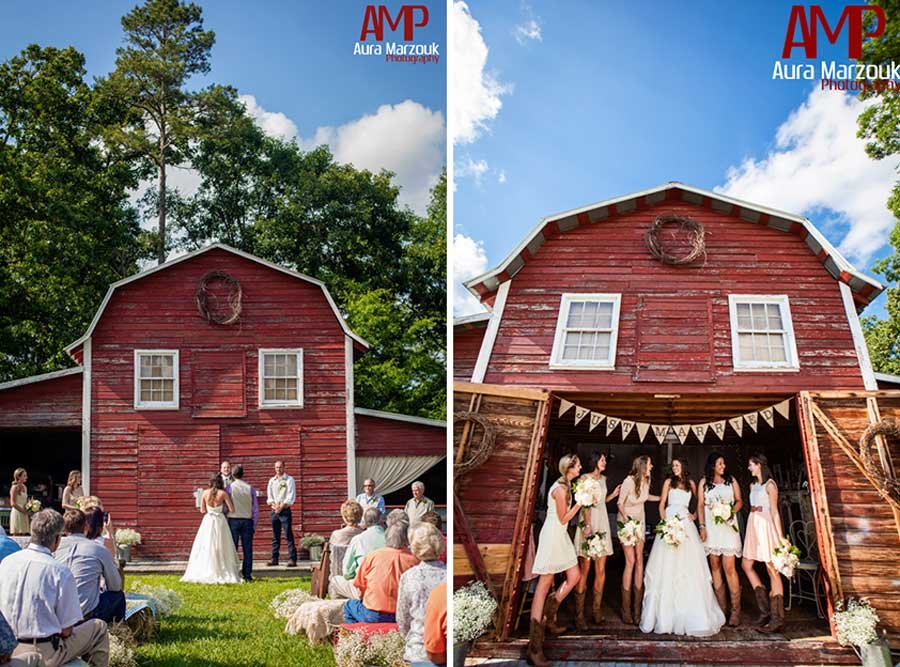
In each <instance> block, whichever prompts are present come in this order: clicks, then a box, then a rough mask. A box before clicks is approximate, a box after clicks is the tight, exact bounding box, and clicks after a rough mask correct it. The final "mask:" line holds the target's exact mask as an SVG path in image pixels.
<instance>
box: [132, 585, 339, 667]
mask: <svg viewBox="0 0 900 667" xmlns="http://www.w3.org/2000/svg"><path fill="white" fill-rule="evenodd" d="M178 579H179V578H178V577H177V576H174V575H134V576H133V577H130V578H129V581H128V582H126V589H130V585H131V584H134V583H135V582H137V581H141V582H143V583H145V584H149V585H163V586H166V587H168V588H171V589H173V590H175V591H177V592H178V594H179V595H181V597H182V598H184V606H183V607H181V609H179V610H178V611H177V612H176V613H175V614H172V615H171V616H168V617H166V618H164V619H163V620H162V622H161V624H160V628H159V633H158V634H157V636H156V638H155V639H154V640H153V641H152V642H148V643H146V644H142V645H141V646H139V647H138V649H137V651H136V658H137V661H138V665H139V666H140V667H205V666H209V667H286V666H292V665H298V666H304V665H315V666H316V667H330V666H332V665H334V655H333V654H332V650H331V645H330V644H321V645H318V646H311V645H310V644H309V642H308V641H307V640H306V637H305V636H303V635H295V636H292V635H288V634H286V633H285V632H284V627H285V622H284V621H283V620H281V619H277V618H275V616H274V615H273V614H272V612H271V611H270V610H269V603H270V602H271V601H272V598H274V597H275V596H276V595H278V594H279V593H281V592H282V591H284V590H287V589H289V588H304V589H306V590H309V579H308V578H299V577H298V578H291V579H256V580H255V581H253V582H252V583H249V584H241V585H222V586H211V585H203V584H184V583H181V582H180V581H179V580H178Z"/></svg>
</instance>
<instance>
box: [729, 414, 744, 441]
mask: <svg viewBox="0 0 900 667" xmlns="http://www.w3.org/2000/svg"><path fill="white" fill-rule="evenodd" d="M728 424H729V425H730V426H731V428H733V429H734V432H735V433H737V434H738V437H739V438H740V437H742V436H743V435H744V418H743V417H732V418H731V419H729V420H728Z"/></svg>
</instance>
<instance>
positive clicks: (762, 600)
mask: <svg viewBox="0 0 900 667" xmlns="http://www.w3.org/2000/svg"><path fill="white" fill-rule="evenodd" d="M753 594H754V595H755V596H756V606H757V607H759V616H758V617H757V618H756V619H754V621H753V625H757V626H760V627H761V626H763V625H765V624H766V623H768V622H769V618H770V615H769V594H768V593H766V589H765V588H763V587H762V586H757V587H756V588H754V589H753Z"/></svg>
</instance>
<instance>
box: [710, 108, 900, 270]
mask: <svg viewBox="0 0 900 667" xmlns="http://www.w3.org/2000/svg"><path fill="white" fill-rule="evenodd" d="M864 108H865V106H864V103H862V102H860V101H859V100H857V99H856V98H855V97H852V96H851V95H847V94H845V93H840V92H835V91H823V90H814V91H813V92H812V93H811V94H810V95H809V97H808V98H807V100H806V101H805V102H804V103H803V104H802V105H801V106H800V107H799V108H797V109H795V110H794V111H793V112H791V114H790V116H788V118H787V120H785V121H784V123H782V124H781V126H780V127H779V128H778V131H777V133H776V135H775V147H774V149H772V150H771V151H769V153H768V154H767V155H766V156H765V157H764V158H761V159H759V160H756V159H754V158H747V159H745V160H744V161H743V162H742V163H741V164H740V165H738V166H734V167H731V168H729V170H728V173H727V175H726V182H725V185H724V186H721V187H720V188H717V191H719V192H722V193H724V194H727V195H731V196H734V197H738V198H740V199H745V200H747V201H751V202H755V203H758V204H763V205H768V206H771V207H773V208H778V209H781V210H784V211H789V212H791V213H797V214H802V215H806V216H807V217H809V218H810V219H811V220H813V222H818V223H819V224H818V225H817V226H820V227H821V226H824V225H823V224H822V223H823V221H824V222H828V221H829V219H830V220H831V221H834V218H835V216H836V217H837V220H838V221H840V222H844V223H846V224H848V225H849V230H848V231H847V233H846V235H845V236H844V238H843V239H842V240H841V241H840V243H839V244H838V249H839V250H840V251H841V253H843V254H844V255H845V256H847V257H848V259H850V260H851V261H854V262H856V263H861V264H866V263H868V261H869V259H871V257H872V255H873V253H875V252H876V251H877V250H878V249H879V248H880V247H881V246H883V245H884V244H885V243H886V241H887V238H888V234H889V232H890V230H891V228H892V227H893V224H894V220H893V218H892V216H891V215H890V213H889V212H888V210H887V209H886V208H885V202H886V201H887V198H888V196H889V194H890V191H891V187H892V185H893V183H894V179H895V171H894V167H895V161H894V160H891V159H888V160H881V161H876V160H872V159H871V158H869V157H868V156H867V155H866V153H865V149H864V142H863V141H862V140H861V139H859V138H857V136H856V131H857V125H856V118H857V116H859V114H860V112H861V111H862V110H863V109H864ZM830 214H831V215H830Z"/></svg>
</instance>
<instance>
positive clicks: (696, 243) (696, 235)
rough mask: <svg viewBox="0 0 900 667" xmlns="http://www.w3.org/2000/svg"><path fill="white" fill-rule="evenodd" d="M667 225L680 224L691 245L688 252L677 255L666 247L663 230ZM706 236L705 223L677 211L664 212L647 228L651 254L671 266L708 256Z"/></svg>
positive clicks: (689, 262)
mask: <svg viewBox="0 0 900 667" xmlns="http://www.w3.org/2000/svg"><path fill="white" fill-rule="evenodd" d="M667 225H678V226H679V227H680V228H681V231H682V232H685V233H686V234H687V236H688V244H689V246H690V248H689V250H688V252H687V254H680V255H675V254H673V253H672V252H671V251H669V250H667V249H666V248H665V246H664V243H663V239H662V238H661V237H662V234H661V232H662V229H663V227H665V226H667ZM705 236H706V232H705V231H704V229H703V225H701V224H700V223H699V222H697V221H696V220H694V219H693V218H689V217H687V216H684V215H677V214H675V213H663V214H661V215H658V216H657V217H656V220H654V221H653V224H652V225H650V229H648V230H647V248H648V249H649V250H650V254H651V255H653V256H654V257H655V258H656V259H658V260H659V261H660V262H662V263H663V264H669V265H671V266H683V265H685V264H693V263H694V262H696V261H697V260H698V259H700V258H705V257H706V241H705Z"/></svg>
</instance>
